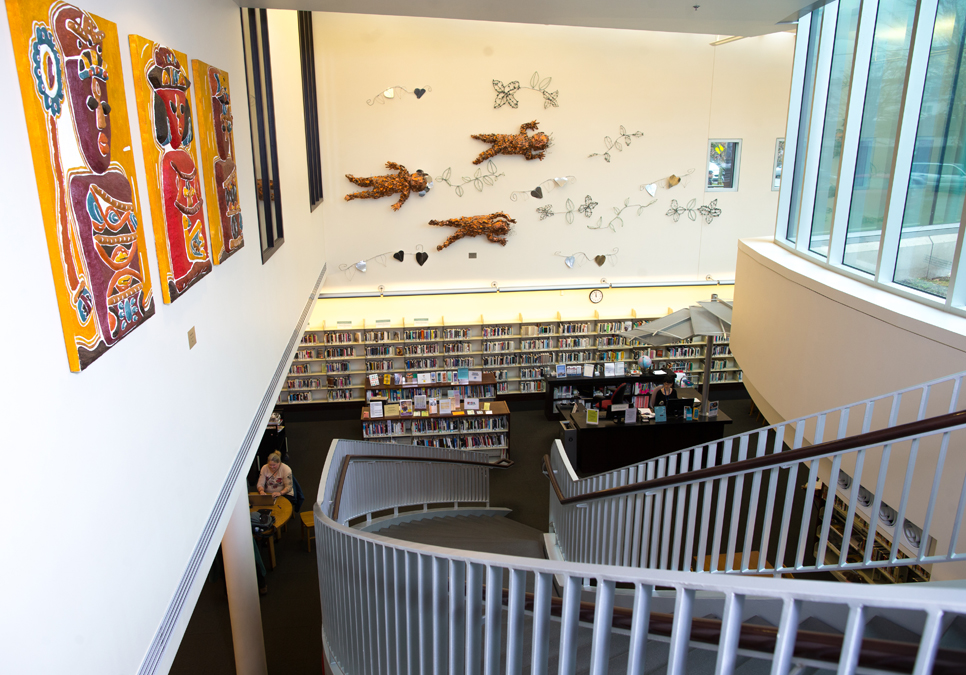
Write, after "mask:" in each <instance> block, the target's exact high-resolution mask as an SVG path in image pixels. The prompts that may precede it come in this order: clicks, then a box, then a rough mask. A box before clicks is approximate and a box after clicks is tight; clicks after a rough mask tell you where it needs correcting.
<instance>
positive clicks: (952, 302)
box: [946, 199, 966, 309]
mask: <svg viewBox="0 0 966 675" xmlns="http://www.w3.org/2000/svg"><path fill="white" fill-rule="evenodd" d="M963 223H966V199H964V200H963V211H962V213H961V214H960V215H959V235H958V236H957V237H956V253H955V255H954V256H953V268H952V270H951V271H950V273H949V291H948V292H947V293H946V307H947V308H949V309H952V308H954V307H956V308H962V307H963V306H964V305H966V283H962V284H958V283H956V277H957V276H958V273H959V268H960V267H963V266H964V265H966V261H964V260H963V255H964V251H963V248H964V247H963Z"/></svg>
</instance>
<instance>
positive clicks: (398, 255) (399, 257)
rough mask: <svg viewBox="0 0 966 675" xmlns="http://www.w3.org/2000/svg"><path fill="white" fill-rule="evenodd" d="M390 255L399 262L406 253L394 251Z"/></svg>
mask: <svg viewBox="0 0 966 675" xmlns="http://www.w3.org/2000/svg"><path fill="white" fill-rule="evenodd" d="M392 257H393V258H395V259H396V260H398V261H399V262H402V261H403V258H405V257H406V254H405V252H403V251H396V252H395V253H393V254H392Z"/></svg>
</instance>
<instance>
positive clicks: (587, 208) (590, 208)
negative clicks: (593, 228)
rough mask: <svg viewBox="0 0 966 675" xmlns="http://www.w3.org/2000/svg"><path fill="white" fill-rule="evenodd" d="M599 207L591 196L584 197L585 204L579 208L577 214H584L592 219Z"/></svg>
mask: <svg viewBox="0 0 966 675" xmlns="http://www.w3.org/2000/svg"><path fill="white" fill-rule="evenodd" d="M596 207H597V202H595V201H594V200H593V199H592V198H591V196H590V195H587V196H586V197H584V203H583V204H581V205H580V206H578V207H577V213H582V214H584V216H585V217H587V218H590V217H591V216H592V215H594V209H595V208H596Z"/></svg>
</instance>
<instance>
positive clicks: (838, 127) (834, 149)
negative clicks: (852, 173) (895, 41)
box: [808, 0, 861, 258]
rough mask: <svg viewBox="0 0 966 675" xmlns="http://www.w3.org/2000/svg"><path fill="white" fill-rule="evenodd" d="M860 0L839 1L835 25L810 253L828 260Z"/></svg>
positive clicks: (809, 246)
mask: <svg viewBox="0 0 966 675" xmlns="http://www.w3.org/2000/svg"><path fill="white" fill-rule="evenodd" d="M860 5H861V0H839V8H838V18H837V24H836V26H835V44H834V46H833V49H832V65H831V71H830V76H829V84H828V100H827V102H826V105H825V125H824V126H823V127H822V147H821V149H820V150H819V160H818V180H817V182H816V184H815V209H814V211H813V212H812V234H811V239H810V240H809V243H808V250H810V251H811V252H812V253H817V254H818V255H820V256H822V257H823V258H828V237H829V231H830V229H831V227H832V215H833V213H834V211H835V194H836V188H837V187H838V180H839V163H840V161H841V157H842V139H843V135H844V133H845V113H846V111H847V110H848V105H849V89H850V87H851V84H852V59H853V56H854V54H855V38H856V28H857V26H858V24H859V6H860Z"/></svg>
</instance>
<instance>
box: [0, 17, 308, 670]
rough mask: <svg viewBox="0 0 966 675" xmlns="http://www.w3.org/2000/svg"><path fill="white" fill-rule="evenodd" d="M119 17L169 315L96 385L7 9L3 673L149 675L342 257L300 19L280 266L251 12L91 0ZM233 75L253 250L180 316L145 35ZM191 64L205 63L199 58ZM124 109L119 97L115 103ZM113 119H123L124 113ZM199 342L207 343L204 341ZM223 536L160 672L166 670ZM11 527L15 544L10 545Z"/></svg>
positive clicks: (279, 36) (288, 95)
mask: <svg viewBox="0 0 966 675" xmlns="http://www.w3.org/2000/svg"><path fill="white" fill-rule="evenodd" d="M80 4H81V6H82V8H83V9H85V10H87V11H90V12H91V13H94V14H97V15H100V16H102V17H104V18H106V19H109V20H111V21H113V22H114V23H116V24H117V26H118V33H119V38H120V42H121V45H120V46H121V54H122V61H123V73H119V72H118V73H115V72H112V73H110V77H111V78H112V79H114V78H116V79H120V78H122V77H123V80H124V84H125V90H126V95H127V106H128V113H129V118H130V119H129V122H130V124H131V127H132V131H133V137H134V143H133V147H131V148H130V149H129V150H128V151H129V152H132V153H134V156H135V164H136V166H137V172H138V176H137V184H138V190H139V193H140V201H141V213H142V223H141V226H142V227H143V228H144V230H145V234H146V237H147V248H148V251H149V252H150V253H149V256H148V258H149V261H150V273H151V277H152V280H153V281H154V292H155V297H156V300H155V302H156V313H155V315H154V317H152V318H150V319H149V320H148V321H147V322H146V323H145V324H144V325H143V326H142V327H140V328H139V329H138V330H136V331H134V332H133V333H132V334H131V335H129V336H128V337H126V338H124V339H123V340H121V341H120V343H119V344H118V345H117V346H115V347H114V348H112V349H111V350H110V351H109V353H107V354H106V355H104V356H102V357H101V358H100V359H98V360H97V361H96V362H94V363H93V364H92V365H91V366H90V367H89V368H87V369H86V370H85V371H84V372H83V373H80V374H72V373H70V372H69V370H68V364H67V358H66V353H65V348H64V340H63V335H62V332H61V327H60V319H59V315H58V310H57V303H56V300H55V296H54V286H53V283H52V278H51V270H50V262H49V258H48V253H47V244H46V240H45V238H44V229H43V225H42V220H41V213H40V208H39V202H38V192H37V188H36V184H35V181H34V173H33V169H32V162H31V155H30V147H29V143H28V140H27V133H26V123H25V119H24V111H23V108H22V106H21V102H20V94H19V92H20V88H19V85H18V82H17V72H16V68H15V65H14V58H13V49H12V45H11V38H10V30H9V26H8V23H7V20H6V16H4V17H3V19H2V20H0V86H2V88H3V90H4V91H6V92H8V94H9V96H8V101H7V105H5V106H4V107H3V109H2V110H0V120H2V124H3V128H4V131H5V133H4V142H3V148H4V153H3V154H4V161H3V162H2V164H0V204H2V216H0V222H2V224H3V232H4V234H5V235H6V239H7V240H6V244H5V245H4V246H2V247H0V283H2V288H4V289H5V292H4V293H3V296H2V300H0V306H2V313H3V316H4V320H3V328H4V330H3V331H2V334H0V351H2V353H3V355H4V363H3V366H2V371H0V372H2V377H0V379H2V387H0V392H2V393H0V396H2V405H0V415H2V425H3V427H4V429H5V430H6V431H5V440H4V443H3V444H2V445H0V456H2V464H3V466H4V467H5V473H6V477H7V480H6V487H5V488H4V490H3V491H2V497H0V502H2V508H3V511H4V512H5V513H8V514H11V515H12V514H17V515H16V519H17V521H18V525H17V527H16V534H15V535H14V536H10V537H8V539H7V544H5V546H4V548H3V551H4V555H3V556H0V577H2V578H3V579H4V580H5V585H4V601H3V606H4V607H5V608H7V609H8V611H7V612H5V616H4V618H3V619H0V652H2V653H3V657H2V663H3V665H2V666H0V670H3V671H4V672H11V673H14V672H32V673H133V672H136V671H137V670H138V667H139V665H140V664H141V662H142V660H143V658H144V656H145V653H146V652H147V650H148V647H149V645H150V643H151V640H152V639H153V638H154V636H155V633H156V631H157V630H158V627H159V625H160V624H161V621H162V618H163V616H164V614H165V611H166V609H167V607H168V605H169V603H170V602H171V600H172V597H173V596H174V594H175V591H176V589H177V586H178V584H179V581H180V580H181V577H182V575H183V573H184V571H185V568H186V565H187V564H188V561H189V558H190V557H191V555H192V551H193V550H194V548H195V546H196V543H197V542H198V541H199V537H200V536H201V532H202V529H203V527H204V525H205V522H206V521H207V519H208V518H209V516H210V515H211V514H212V511H213V508H214V506H215V502H216V498H217V496H218V494H219V492H220V490H221V488H222V486H223V485H224V483H225V480H226V478H227V476H228V472H229V469H230V466H231V464H232V462H233V461H234V459H235V457H236V455H237V453H238V452H239V448H240V447H241V446H242V443H243V440H244V437H245V434H246V432H247V431H248V429H249V428H250V426H251V425H252V423H253V421H255V415H256V413H257V411H258V408H259V405H260V403H261V401H262V398H263V396H264V395H265V393H266V387H267V386H268V383H269V382H270V381H271V379H272V376H273V374H274V373H275V370H276V368H277V367H278V363H279V360H280V358H281V357H282V354H283V352H284V349H285V346H286V344H287V342H288V341H289V339H290V338H291V336H292V332H293V330H294V329H295V328H296V326H297V323H298V319H299V317H300V315H301V313H302V310H303V308H304V306H305V304H306V301H307V299H308V297H309V294H310V293H311V291H312V288H313V287H314V285H315V283H316V280H317V279H318V276H319V273H320V271H321V269H322V265H323V262H324V260H325V251H324V241H323V231H322V222H321V220H322V212H321V211H320V210H316V212H314V213H312V212H310V210H309V206H308V199H309V198H308V193H307V187H306V185H307V179H306V162H305V142H304V132H303V122H302V113H301V110H302V98H301V85H300V81H299V71H298V51H297V49H298V40H297V32H296V23H295V14H294V13H291V12H285V13H273V14H272V15H271V22H270V23H271V30H272V40H273V61H274V62H275V64H276V79H275V81H276V101H277V104H278V112H279V146H280V150H281V152H280V159H281V168H280V179H281V182H282V185H283V198H284V200H285V201H284V204H285V242H286V243H285V245H284V246H282V248H281V249H280V250H279V251H278V252H277V253H276V254H275V255H274V257H272V258H271V259H270V260H269V261H268V262H267V263H266V264H264V265H263V264H262V261H261V256H260V251H259V240H258V227H257V219H256V216H255V190H254V180H253V178H252V151H251V140H250V134H249V131H248V129H249V125H248V105H247V103H246V89H245V66H244V60H243V57H242V43H241V31H240V23H239V10H238V6H237V5H236V4H235V3H233V2H231V1H230V0H208V1H206V2H202V3H199V2H193V1H191V0H171V1H170V2H166V3H154V2H148V1H147V0H123V1H122V0H86V1H85V2H83V3H80ZM132 33H135V34H140V35H143V36H145V37H148V38H150V39H153V40H157V41H159V42H162V43H164V44H166V45H168V46H170V47H172V48H174V49H177V50H179V51H183V52H186V53H187V55H188V57H189V59H191V58H197V59H201V60H203V61H205V62H207V63H210V64H212V65H216V66H218V67H220V68H223V69H225V70H227V71H228V72H229V74H230V76H231V87H232V103H233V106H232V107H233V113H234V116H235V125H234V129H235V149H236V161H237V165H238V172H239V177H240V178H239V181H238V187H239V192H240V200H241V206H242V209H243V218H244V227H245V235H246V245H245V248H243V249H242V250H241V251H240V252H239V253H237V254H236V255H234V256H233V257H232V258H230V259H229V260H227V261H226V262H225V264H223V265H221V266H218V267H215V269H214V270H213V271H212V272H211V273H210V274H209V275H208V276H207V277H206V278H205V279H203V280H202V281H201V282H199V283H198V284H197V285H196V286H194V287H192V288H191V289H190V290H188V291H187V292H186V293H185V294H184V295H183V296H182V297H181V298H179V299H178V300H176V301H175V302H174V303H173V304H171V305H164V304H163V302H162V301H161V298H160V291H159V283H158V279H159V273H158V265H157V258H156V255H155V253H154V250H155V249H154V239H153V231H152V227H151V214H150V210H149V209H148V207H147V180H146V174H145V172H144V162H143V158H142V155H141V147H140V137H139V134H138V133H137V131H136V129H137V123H138V120H137V113H136V107H135V99H134V90H133V87H132V76H133V74H132V71H131V62H130V56H129V51H128V47H127V37H128V35H129V34H132ZM184 65H185V66H186V67H189V68H190V64H184ZM112 103H114V101H113V100H112ZM112 114H114V113H112ZM191 327H194V328H195V329H196V332H197V339H198V343H197V345H196V346H195V347H194V349H191V350H190V351H189V349H188V340H187V331H188V329H189V328H191ZM223 531H224V523H223V522H222V523H221V524H220V525H219V526H218V528H217V531H216V532H215V535H214V538H213V540H212V541H213V543H212V547H211V548H210V549H209V550H208V551H207V553H206V555H205V558H204V562H203V564H202V567H201V570H202V571H201V573H200V578H199V579H198V582H197V584H196V585H195V587H194V588H192V589H190V590H189V593H188V598H187V602H186V610H185V612H184V613H183V614H182V617H181V620H180V622H179V623H178V625H176V626H175V628H174V634H173V645H174V647H173V648H172V649H171V650H169V653H167V654H165V655H164V658H163V659H162V662H161V664H160V670H161V672H165V671H166V670H167V666H168V664H169V663H170V659H172V658H173V656H174V651H175V650H176V648H177V643H178V640H180V636H181V634H182V632H183V629H184V624H185V623H186V622H187V618H188V616H190V612H191V608H192V607H193V605H194V601H195V599H196V597H197V593H198V592H199V591H200V587H201V584H202V583H203V581H204V576H205V570H207V568H208V565H209V564H210V560H211V557H212V556H213V555H214V552H215V548H216V547H217V545H218V541H219V539H220V537H221V533H222V532H223ZM11 534H12V533H11Z"/></svg>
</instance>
